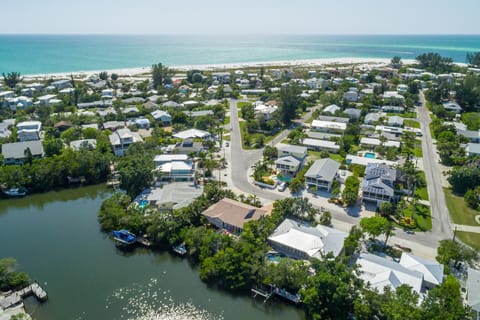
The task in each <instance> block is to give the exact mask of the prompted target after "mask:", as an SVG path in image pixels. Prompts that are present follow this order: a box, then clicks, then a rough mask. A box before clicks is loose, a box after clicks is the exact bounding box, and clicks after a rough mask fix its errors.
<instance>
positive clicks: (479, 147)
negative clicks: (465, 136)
mask: <svg viewBox="0 0 480 320" xmlns="http://www.w3.org/2000/svg"><path fill="white" fill-rule="evenodd" d="M465 153H466V155H467V157H475V156H480V143H471V142H470V143H467V145H466V146H465Z"/></svg>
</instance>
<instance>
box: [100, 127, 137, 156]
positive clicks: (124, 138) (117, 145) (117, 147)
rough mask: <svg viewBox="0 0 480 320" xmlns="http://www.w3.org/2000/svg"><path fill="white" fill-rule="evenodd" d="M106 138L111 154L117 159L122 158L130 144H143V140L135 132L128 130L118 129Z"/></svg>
mask: <svg viewBox="0 0 480 320" xmlns="http://www.w3.org/2000/svg"><path fill="white" fill-rule="evenodd" d="M108 138H109V139H110V144H111V145H112V148H113V153H114V154H115V155H116V156H117V157H121V156H123V155H124V154H125V151H127V149H128V147H129V146H130V145H131V144H132V143H135V142H143V139H142V138H141V137H140V135H139V134H138V133H137V132H132V131H130V129H128V128H122V129H118V130H117V131H115V132H114V133H112V134H111V135H110V136H108Z"/></svg>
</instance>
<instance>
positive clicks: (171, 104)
mask: <svg viewBox="0 0 480 320" xmlns="http://www.w3.org/2000/svg"><path fill="white" fill-rule="evenodd" d="M162 106H163V107H166V108H183V104H180V103H176V102H175V101H167V102H165V103H163V104H162Z"/></svg>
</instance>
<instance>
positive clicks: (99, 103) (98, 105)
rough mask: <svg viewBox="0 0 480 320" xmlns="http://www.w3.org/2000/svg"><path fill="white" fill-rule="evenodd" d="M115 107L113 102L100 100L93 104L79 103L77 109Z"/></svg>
mask: <svg viewBox="0 0 480 320" xmlns="http://www.w3.org/2000/svg"><path fill="white" fill-rule="evenodd" d="M112 105H113V103H112V100H98V101H93V102H82V103H78V104H77V107H78V108H79V109H88V108H107V107H111V106H112Z"/></svg>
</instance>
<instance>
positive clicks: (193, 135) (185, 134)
mask: <svg viewBox="0 0 480 320" xmlns="http://www.w3.org/2000/svg"><path fill="white" fill-rule="evenodd" d="M173 137H174V138H178V139H182V140H185V139H209V138H210V133H209V132H207V131H203V130H198V129H188V130H184V131H180V132H177V133H175V134H174V135H173Z"/></svg>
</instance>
